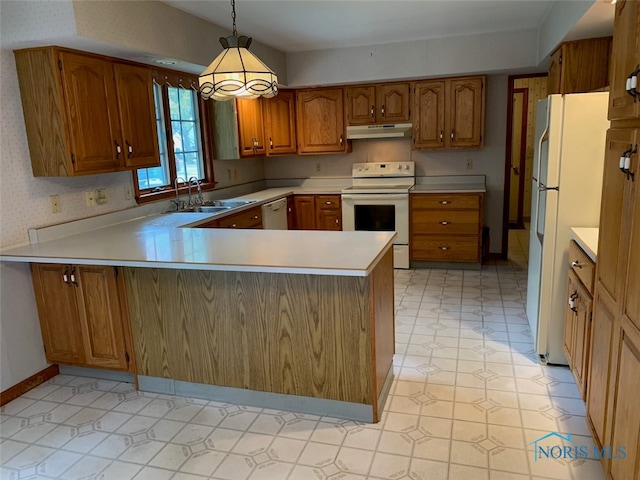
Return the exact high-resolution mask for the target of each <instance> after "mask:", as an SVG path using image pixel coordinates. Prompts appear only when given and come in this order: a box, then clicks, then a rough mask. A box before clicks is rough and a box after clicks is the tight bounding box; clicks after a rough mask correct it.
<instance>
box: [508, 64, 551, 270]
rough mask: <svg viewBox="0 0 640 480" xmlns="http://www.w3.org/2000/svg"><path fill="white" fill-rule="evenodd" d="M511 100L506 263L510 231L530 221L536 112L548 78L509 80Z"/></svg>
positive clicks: (515, 77)
mask: <svg viewBox="0 0 640 480" xmlns="http://www.w3.org/2000/svg"><path fill="white" fill-rule="evenodd" d="M508 96H509V101H508V102H507V135H506V137H507V138H506V155H505V170H504V173H505V175H504V203H503V228H502V256H503V258H505V259H506V258H509V237H510V236H509V230H522V229H525V230H526V229H527V227H528V224H529V219H530V218H531V182H532V174H533V155H534V144H535V141H534V138H533V137H534V133H535V132H534V130H535V112H536V104H537V103H538V100H540V99H542V98H545V97H546V96H547V74H546V73H542V74H530V75H514V76H510V77H509V93H508ZM511 238H513V236H511Z"/></svg>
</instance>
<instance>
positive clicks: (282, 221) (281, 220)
mask: <svg viewBox="0 0 640 480" xmlns="http://www.w3.org/2000/svg"><path fill="white" fill-rule="evenodd" d="M262 228H264V229H265V230H287V199H286V198H280V199H278V200H274V201H273V202H269V203H265V204H263V205H262Z"/></svg>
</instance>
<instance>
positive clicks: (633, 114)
mask: <svg viewBox="0 0 640 480" xmlns="http://www.w3.org/2000/svg"><path fill="white" fill-rule="evenodd" d="M639 25H640V3H639V2H637V1H631V0H618V2H617V3H616V13H615V19H614V32H615V34H614V37H613V46H612V60H611V90H610V93H609V120H618V119H625V118H640V94H638V95H635V96H634V95H630V94H629V93H628V92H627V78H628V77H629V75H631V74H632V73H634V72H635V73H636V74H637V75H638V76H639V77H640V72H638V70H637V69H638V68H639V66H640V26H639ZM638 80H639V81H638V85H637V87H636V91H638V92H640V78H638Z"/></svg>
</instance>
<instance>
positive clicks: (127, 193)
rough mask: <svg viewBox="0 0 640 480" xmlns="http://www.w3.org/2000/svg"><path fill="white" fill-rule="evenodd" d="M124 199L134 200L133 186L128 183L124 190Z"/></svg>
mask: <svg viewBox="0 0 640 480" xmlns="http://www.w3.org/2000/svg"><path fill="white" fill-rule="evenodd" d="M123 190H124V199H125V200H131V199H132V198H133V190H131V184H130V183H127V184H126V185H125V186H124V188H123Z"/></svg>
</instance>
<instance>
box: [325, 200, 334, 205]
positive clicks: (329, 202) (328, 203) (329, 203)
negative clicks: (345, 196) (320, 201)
mask: <svg viewBox="0 0 640 480" xmlns="http://www.w3.org/2000/svg"><path fill="white" fill-rule="evenodd" d="M324 203H326V204H327V205H331V204H332V203H333V202H331V201H327V202H324Z"/></svg>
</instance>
